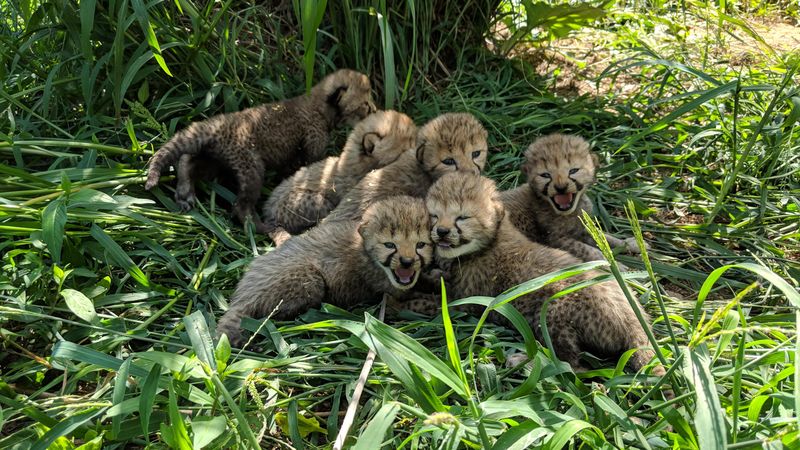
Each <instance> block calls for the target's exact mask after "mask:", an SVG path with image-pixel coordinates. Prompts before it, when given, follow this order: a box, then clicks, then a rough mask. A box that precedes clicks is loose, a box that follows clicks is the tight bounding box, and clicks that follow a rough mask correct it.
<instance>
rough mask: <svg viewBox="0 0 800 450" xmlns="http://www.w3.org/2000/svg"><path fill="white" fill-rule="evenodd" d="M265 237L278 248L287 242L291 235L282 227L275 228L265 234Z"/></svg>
mask: <svg viewBox="0 0 800 450" xmlns="http://www.w3.org/2000/svg"><path fill="white" fill-rule="evenodd" d="M267 235H269V237H270V239H272V242H273V243H274V244H275V247H280V246H281V245H283V243H284V242H286V241H288V240H289V238H291V237H292V235H291V234H289V232H288V231H286V230H285V229H283V227H277V228H275V229H273V230H272V231H269V232H267Z"/></svg>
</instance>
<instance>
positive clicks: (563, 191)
mask: <svg viewBox="0 0 800 450" xmlns="http://www.w3.org/2000/svg"><path fill="white" fill-rule="evenodd" d="M554 187H555V188H556V192H558V193H559V194H566V193H567V188H569V186H567V185H566V184H564V185H556V186H554Z"/></svg>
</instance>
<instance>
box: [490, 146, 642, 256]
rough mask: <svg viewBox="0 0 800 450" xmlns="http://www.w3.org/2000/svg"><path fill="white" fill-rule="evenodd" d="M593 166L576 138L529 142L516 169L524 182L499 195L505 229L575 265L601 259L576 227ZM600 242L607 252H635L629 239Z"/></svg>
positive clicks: (589, 208)
mask: <svg viewBox="0 0 800 450" xmlns="http://www.w3.org/2000/svg"><path fill="white" fill-rule="evenodd" d="M597 163H598V160H597V156H596V155H595V154H594V153H592V152H591V150H590V148H589V143H588V142H586V141H585V140H584V139H583V138H581V137H578V136H572V135H564V134H551V135H547V136H544V137H541V138H539V139H537V140H535V141H534V142H533V143H532V144H531V145H530V146H529V147H528V149H527V150H526V151H525V163H524V164H523V167H522V169H523V172H525V173H526V174H527V177H528V182H527V183H526V184H524V185H523V186H520V187H518V188H516V189H513V190H510V191H506V192H503V193H502V198H503V203H504V204H505V207H506V212H507V214H508V218H509V219H510V220H511V223H513V224H514V226H516V227H517V229H519V230H520V231H522V232H523V233H524V234H525V236H527V237H528V238H529V239H532V240H534V241H537V242H539V243H542V244H545V245H548V246H551V247H556V248H560V249H563V250H566V251H567V252H569V253H571V254H573V255H575V256H577V257H578V258H580V259H581V260H584V261H592V260H602V259H604V257H603V254H602V253H601V252H600V250H599V249H598V248H597V245H596V243H595V241H594V239H592V237H591V235H589V233H588V232H587V231H586V229H585V228H584V226H583V224H582V223H581V221H580V217H581V216H582V214H583V211H586V212H588V213H589V214H592V202H591V201H590V200H589V198H587V194H586V190H587V189H588V188H589V187H590V186H591V185H592V184H593V183H594V181H595V171H596V168H597ZM557 200H560V201H561V202H562V204H559V202H558V201H557ZM606 239H608V242H609V244H611V246H612V247H624V248H626V249H627V251H628V252H630V253H638V252H639V248H638V246H637V245H636V242H635V241H634V239H633V238H628V239H625V240H622V239H618V238H616V237H614V236H611V235H606Z"/></svg>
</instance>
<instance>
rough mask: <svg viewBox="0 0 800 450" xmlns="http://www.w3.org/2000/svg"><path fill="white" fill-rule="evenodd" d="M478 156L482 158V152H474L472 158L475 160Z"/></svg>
mask: <svg viewBox="0 0 800 450" xmlns="http://www.w3.org/2000/svg"><path fill="white" fill-rule="evenodd" d="M478 156H481V151H480V150H475V151H474V152H472V157H473V158H477V157H478Z"/></svg>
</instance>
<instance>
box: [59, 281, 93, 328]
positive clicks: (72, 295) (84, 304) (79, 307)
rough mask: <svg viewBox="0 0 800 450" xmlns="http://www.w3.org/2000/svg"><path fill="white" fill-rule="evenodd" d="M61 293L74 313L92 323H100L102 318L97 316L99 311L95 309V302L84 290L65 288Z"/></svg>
mask: <svg viewBox="0 0 800 450" xmlns="http://www.w3.org/2000/svg"><path fill="white" fill-rule="evenodd" d="M60 294H61V296H62V297H64V301H65V302H66V303H67V307H68V308H69V310H70V311H72V313H73V314H75V315H76V316H78V317H79V318H81V319H82V320H83V321H85V322H89V323H90V324H92V325H98V324H99V323H100V318H99V317H97V312H96V311H95V310H94V303H92V301H91V300H90V299H89V298H87V297H86V296H85V295H83V293H82V292H79V291H76V290H74V289H64V290H62V291H61V292H60Z"/></svg>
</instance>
